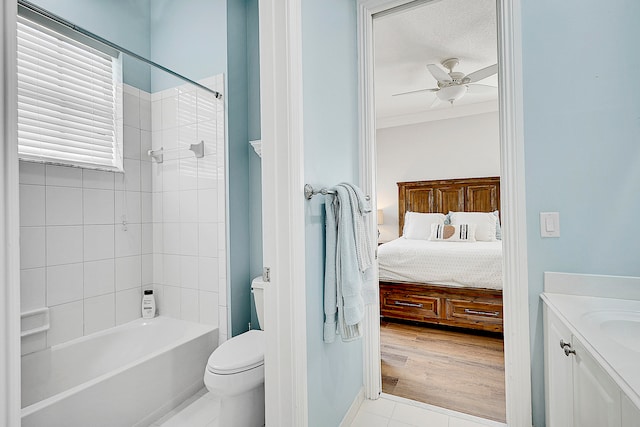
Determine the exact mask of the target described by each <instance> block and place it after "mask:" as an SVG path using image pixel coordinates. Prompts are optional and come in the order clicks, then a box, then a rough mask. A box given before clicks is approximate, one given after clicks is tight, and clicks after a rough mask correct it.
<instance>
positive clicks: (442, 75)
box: [427, 64, 452, 82]
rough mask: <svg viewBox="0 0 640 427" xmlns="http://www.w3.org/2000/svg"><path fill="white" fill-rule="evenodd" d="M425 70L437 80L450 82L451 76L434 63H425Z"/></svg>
mask: <svg viewBox="0 0 640 427" xmlns="http://www.w3.org/2000/svg"><path fill="white" fill-rule="evenodd" d="M427 70H429V72H430V73H431V75H432V76H433V77H434V78H435V79H436V80H437V81H439V82H450V81H452V80H451V76H450V75H449V74H447V72H446V71H444V70H443V69H442V68H440V67H438V66H437V65H436V64H427Z"/></svg>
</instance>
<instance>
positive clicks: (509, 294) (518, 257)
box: [359, 0, 531, 425]
mask: <svg viewBox="0 0 640 427" xmlns="http://www.w3.org/2000/svg"><path fill="white" fill-rule="evenodd" d="M359 3H360V6H361V7H360V16H359V23H360V40H359V41H360V52H361V63H362V64H363V67H362V68H361V78H362V86H361V91H362V93H363V96H362V121H363V129H364V132H363V136H362V153H363V156H362V174H361V179H362V183H363V186H364V187H365V188H366V191H369V192H370V193H372V194H375V193H376V188H377V185H376V184H377V180H378V177H377V176H376V173H375V165H376V164H377V155H378V153H377V150H376V147H375V132H376V129H375V126H374V123H375V121H376V115H375V108H374V101H373V98H374V97H373V96H371V95H367V94H373V93H375V89H374V81H373V80H374V79H373V69H374V66H375V55H374V43H373V40H374V36H373V34H374V19H376V18H380V17H383V16H385V15H388V14H393V13H397V12H407V11H411V10H413V9H416V8H419V7H423V6H425V4H428V3H437V4H440V3H446V2H427V1H416V2H410V1H384V0H378V1H374V0H372V1H366V0H361V1H360V2H359ZM514 3H515V7H516V8H517V6H518V4H517V2H511V1H504V2H503V1H499V2H498V3H497V17H498V18H497V38H498V63H499V67H498V68H499V70H500V75H501V81H500V82H499V88H500V91H499V96H498V103H499V105H500V114H499V116H500V123H499V136H500V137H499V139H500V154H501V160H500V176H501V178H502V184H503V185H502V189H501V191H500V194H501V196H502V203H503V205H502V207H501V208H502V209H501V210H502V212H501V213H500V216H501V220H502V226H503V230H504V234H505V235H506V236H507V240H505V242H504V248H503V251H504V271H503V281H504V283H505V288H504V295H503V296H504V301H505V310H504V328H505V329H504V336H505V339H504V345H505V347H504V349H505V371H506V421H507V423H508V424H509V425H530V423H531V409H530V378H529V376H530V366H529V360H530V356H529V351H528V348H529V341H528V333H529V330H528V302H527V291H526V285H525V287H524V288H521V286H523V283H525V282H526V249H525V245H526V242H525V238H524V236H525V223H524V215H523V213H524V209H523V206H524V202H523V200H522V196H521V195H520V194H522V193H519V192H518V191H516V190H518V189H520V190H521V189H522V188H523V185H524V176H523V172H522V162H523V155H522V138H521V109H520V106H519V105H520V104H519V98H518V97H519V96H520V94H519V92H518V90H519V89H518V88H519V87H520V86H519V85H520V80H519V79H520V78H521V77H520V75H519V72H520V71H519V70H520V68H519V67H520V65H519V47H514V46H515V40H514V37H517V36H518V34H519V33H518V28H517V22H515V23H514V21H513V20H512V18H513V14H514ZM515 12H517V10H516V11H515ZM514 26H515V27H514ZM443 59H446V58H443ZM454 71H455V70H454ZM467 72H468V71H467ZM416 89H421V88H416ZM378 207H379V208H380V203H378ZM385 222H386V218H385ZM372 228H373V229H375V228H376V226H375V225H373V227H372ZM373 232H376V231H373ZM523 281H524V282H523ZM514 283H519V284H518V286H517V287H516V286H514V285H511V284H514ZM378 309H379V307H376V308H375V310H371V311H372V312H374V311H375V313H370V316H369V318H368V323H367V330H366V339H367V340H368V341H366V342H373V343H375V342H376V339H377V338H376V337H379V332H380V323H379V313H380V312H379V311H378ZM372 347H373V349H372ZM379 351H380V347H379V346H378V347H377V348H375V346H370V345H369V346H367V345H366V346H365V352H366V355H365V365H366V366H365V394H366V396H367V397H368V398H370V399H375V398H377V396H378V395H379V393H380V392H381V391H382V389H381V384H380V382H379V381H376V378H380V374H379V373H378V375H377V376H376V375H375V374H376V370H377V369H380V365H379V360H380V358H379V357H380V352H379Z"/></svg>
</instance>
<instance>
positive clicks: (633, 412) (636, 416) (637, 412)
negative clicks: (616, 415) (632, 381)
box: [622, 394, 640, 427]
mask: <svg viewBox="0 0 640 427" xmlns="http://www.w3.org/2000/svg"><path fill="white" fill-rule="evenodd" d="M622 427H640V409H638V408H637V407H636V406H635V405H634V404H633V403H631V400H629V398H628V397H627V396H625V395H624V394H623V395H622Z"/></svg>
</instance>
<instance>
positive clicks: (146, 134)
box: [140, 129, 153, 162]
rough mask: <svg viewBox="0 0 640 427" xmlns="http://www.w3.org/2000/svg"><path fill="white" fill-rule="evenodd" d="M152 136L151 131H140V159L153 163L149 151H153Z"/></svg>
mask: <svg viewBox="0 0 640 427" xmlns="http://www.w3.org/2000/svg"><path fill="white" fill-rule="evenodd" d="M151 135H152V133H151V129H149V130H141V131H140V159H141V160H144V161H147V162H151V161H152V160H151V157H150V156H149V150H152V149H153V142H152V138H151Z"/></svg>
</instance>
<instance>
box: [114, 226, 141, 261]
mask: <svg viewBox="0 0 640 427" xmlns="http://www.w3.org/2000/svg"><path fill="white" fill-rule="evenodd" d="M125 228H126V229H125ZM141 231H142V230H141V225H140V224H127V226H126V227H123V226H122V225H117V226H116V233H115V234H116V240H115V242H116V244H115V253H116V257H126V256H133V255H139V254H140V251H141V250H142V243H141Z"/></svg>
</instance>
